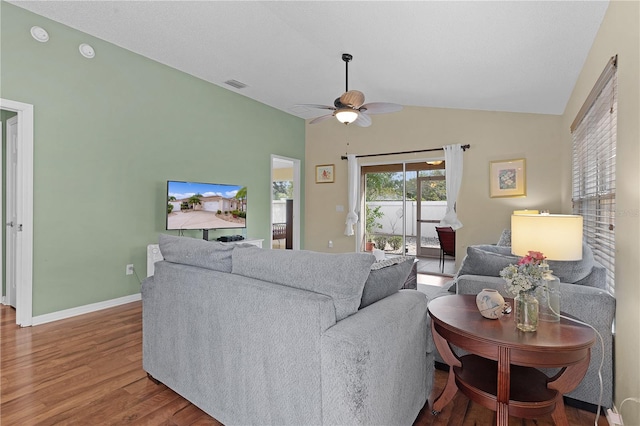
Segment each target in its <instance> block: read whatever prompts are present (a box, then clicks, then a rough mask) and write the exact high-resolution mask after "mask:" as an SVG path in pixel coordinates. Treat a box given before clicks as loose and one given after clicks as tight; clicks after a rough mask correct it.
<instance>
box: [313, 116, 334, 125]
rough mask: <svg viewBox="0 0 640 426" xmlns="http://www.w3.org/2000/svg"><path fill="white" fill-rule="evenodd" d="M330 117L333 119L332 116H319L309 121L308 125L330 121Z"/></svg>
mask: <svg viewBox="0 0 640 426" xmlns="http://www.w3.org/2000/svg"><path fill="white" fill-rule="evenodd" d="M331 117H333V114H327V115H321V116H320V117H316V118H314V119H313V120H311V121H310V122H309V124H316V123H320V122H322V121H325V120H328V119H330V118H331Z"/></svg>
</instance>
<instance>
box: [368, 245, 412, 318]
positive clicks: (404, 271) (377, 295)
mask: <svg viewBox="0 0 640 426" xmlns="http://www.w3.org/2000/svg"><path fill="white" fill-rule="evenodd" d="M413 263H414V258H413V257H405V256H397V257H392V258H389V259H385V260H382V261H379V262H375V263H374V264H373V265H371V272H370V273H369V277H368V278H367V281H366V282H365V283H364V289H363V291H362V300H361V301H360V309H362V308H364V307H367V306H369V305H371V304H372V303H375V302H377V301H378V300H382V299H384V298H385V297H387V296H390V295H392V294H393V293H395V292H397V291H399V290H400V289H401V288H402V287H403V286H404V284H405V282H406V280H407V277H408V276H409V273H410V272H411V269H412V268H413Z"/></svg>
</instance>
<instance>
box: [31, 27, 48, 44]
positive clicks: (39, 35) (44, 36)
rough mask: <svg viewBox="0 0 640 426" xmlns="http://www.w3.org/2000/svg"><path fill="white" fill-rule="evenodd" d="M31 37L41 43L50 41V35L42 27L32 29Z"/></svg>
mask: <svg viewBox="0 0 640 426" xmlns="http://www.w3.org/2000/svg"><path fill="white" fill-rule="evenodd" d="M31 37H33V38H34V39H36V40H37V41H39V42H41V43H46V42H48V41H49V33H48V32H47V30H45V29H44V28H42V27H37V26H35V27H31Z"/></svg>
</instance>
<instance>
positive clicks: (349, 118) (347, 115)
mask: <svg viewBox="0 0 640 426" xmlns="http://www.w3.org/2000/svg"><path fill="white" fill-rule="evenodd" d="M335 117H336V118H337V119H338V121H339V122H341V123H343V124H351V123H353V122H354V121H356V119H357V118H358V112H357V111H354V110H352V109H351V108H341V109H339V110H337V111H336V113H335Z"/></svg>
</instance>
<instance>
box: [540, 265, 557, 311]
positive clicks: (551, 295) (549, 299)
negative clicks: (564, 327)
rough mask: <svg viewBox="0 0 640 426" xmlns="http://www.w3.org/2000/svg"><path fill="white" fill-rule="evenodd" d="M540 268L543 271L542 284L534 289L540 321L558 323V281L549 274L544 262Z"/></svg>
mask: <svg viewBox="0 0 640 426" xmlns="http://www.w3.org/2000/svg"><path fill="white" fill-rule="evenodd" d="M540 268H541V269H542V270H543V273H542V282H541V285H540V286H539V287H538V288H537V289H536V298H537V299H538V303H539V304H540V306H539V308H540V312H539V318H540V321H548V322H557V321H560V280H559V279H558V277H556V276H555V275H553V274H552V273H551V272H553V271H550V270H549V266H548V265H547V264H546V262H545V263H543V264H542V265H540Z"/></svg>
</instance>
